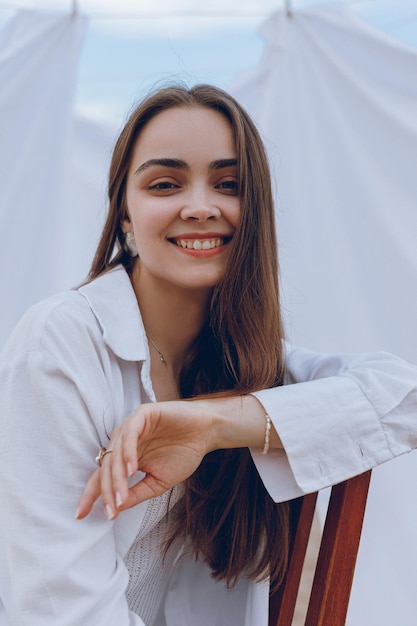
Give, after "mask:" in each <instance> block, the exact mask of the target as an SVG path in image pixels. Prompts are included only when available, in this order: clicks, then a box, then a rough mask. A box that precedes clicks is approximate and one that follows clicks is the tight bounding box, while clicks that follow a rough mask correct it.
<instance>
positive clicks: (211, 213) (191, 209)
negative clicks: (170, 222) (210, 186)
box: [180, 190, 221, 222]
mask: <svg viewBox="0 0 417 626" xmlns="http://www.w3.org/2000/svg"><path fill="white" fill-rule="evenodd" d="M180 215H181V219H183V220H187V221H191V220H195V221H197V222H206V221H207V220H217V219H219V217H220V216H221V211H220V209H219V207H218V206H217V205H216V204H215V203H214V202H213V198H211V197H210V192H204V191H201V190H200V191H197V192H195V193H192V194H190V197H189V198H188V200H187V202H186V203H185V204H184V206H183V207H182V209H181V214H180Z"/></svg>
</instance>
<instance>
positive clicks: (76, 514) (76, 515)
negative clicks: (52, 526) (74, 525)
mask: <svg viewBox="0 0 417 626" xmlns="http://www.w3.org/2000/svg"><path fill="white" fill-rule="evenodd" d="M79 517H80V507H78V509H77V510H76V512H75V519H78V518H79Z"/></svg>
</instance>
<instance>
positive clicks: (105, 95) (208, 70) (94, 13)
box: [0, 0, 417, 124]
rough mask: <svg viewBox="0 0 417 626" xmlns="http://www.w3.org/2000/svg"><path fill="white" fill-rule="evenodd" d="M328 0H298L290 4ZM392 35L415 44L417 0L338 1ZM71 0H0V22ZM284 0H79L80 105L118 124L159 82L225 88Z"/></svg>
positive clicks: (258, 49) (251, 62) (247, 63)
mask: <svg viewBox="0 0 417 626" xmlns="http://www.w3.org/2000/svg"><path fill="white" fill-rule="evenodd" d="M320 4H324V3H323V2H320V1H314V0H298V1H297V0H293V1H292V6H293V10H294V11H296V10H300V9H302V8H303V7H306V6H307V7H309V8H310V7H312V6H317V5H320ZM328 4H338V5H341V6H345V7H346V6H348V7H349V9H351V10H352V11H354V12H356V13H357V14H359V15H360V16H361V17H363V18H364V19H366V20H367V21H369V22H371V23H372V24H374V25H375V26H377V27H378V28H380V29H382V30H384V31H385V32H386V33H388V34H389V35H390V36H392V37H394V38H396V39H399V40H401V41H403V42H404V43H406V44H407V45H410V46H413V47H415V48H417V0H357V1H347V2H343V1H340V0H333V1H331V2H328ZM72 6H73V0H0V24H3V25H4V23H5V22H6V21H7V19H9V18H10V17H11V16H12V15H13V13H14V11H16V10H18V9H19V8H36V9H38V10H46V11H61V12H62V11H64V12H70V11H71V10H72ZM283 6H284V2H283V1H280V0H256V1H255V0H211V2H210V8H204V5H202V4H201V3H198V2H196V1H195V0H140V1H139V0H77V10H79V11H80V12H82V13H84V14H85V15H86V16H87V17H88V27H87V33H86V37H85V41H84V46H83V50H82V54H81V58H80V64H79V74H78V75H79V80H78V87H77V94H76V106H77V108H78V109H79V110H81V111H83V112H84V113H86V114H88V115H89V116H94V117H98V118H101V119H104V120H109V121H110V120H111V121H112V122H116V123H117V124H119V123H120V122H121V121H122V120H123V119H124V117H125V115H126V113H127V112H128V110H129V108H130V107H131V106H132V104H133V103H134V101H135V100H137V99H138V98H139V97H140V96H141V95H142V94H143V93H144V92H146V91H147V90H148V89H149V88H150V87H151V86H152V85H154V84H155V83H156V82H159V81H164V80H168V79H170V78H171V79H172V78H176V79H180V80H185V81H186V82H189V83H190V82H191V83H194V82H211V83H215V84H217V85H219V86H221V87H224V88H227V87H228V86H229V85H230V84H231V82H232V81H233V80H234V79H235V78H237V77H238V76H239V75H240V74H241V73H243V72H245V71H248V70H250V69H252V68H254V67H256V66H257V64H258V63H259V60H260V58H261V55H262V52H263V40H262V38H261V37H260V35H259V34H258V29H259V27H260V25H261V24H262V22H263V21H264V20H265V19H266V18H267V17H268V15H270V14H271V12H272V11H274V10H277V9H281V8H283Z"/></svg>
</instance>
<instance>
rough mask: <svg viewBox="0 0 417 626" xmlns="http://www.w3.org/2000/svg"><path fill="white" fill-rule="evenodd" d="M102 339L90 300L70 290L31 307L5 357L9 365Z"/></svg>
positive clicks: (7, 344) (7, 347)
mask: <svg viewBox="0 0 417 626" xmlns="http://www.w3.org/2000/svg"><path fill="white" fill-rule="evenodd" d="M99 337H100V332H99V326H98V324H97V321H96V319H95V317H94V315H93V313H92V311H91V308H90V307H89V305H88V303H87V301H86V300H85V298H83V297H82V296H81V294H80V293H79V292H78V291H77V290H69V291H64V292H62V293H59V294H57V295H54V296H51V297H50V298H47V299H45V300H42V301H41V302H38V303H37V304H35V305H33V306H31V307H30V308H29V309H28V310H27V311H26V313H25V314H24V315H23V317H22V318H21V320H20V321H19V322H18V324H17V326H16V327H15V329H14V331H13V332H12V334H11V336H10V337H9V340H8V341H7V343H6V346H5V348H4V350H3V354H2V356H3V358H5V359H6V360H8V361H9V362H10V359H12V358H16V357H19V356H20V358H22V357H23V358H24V356H25V355H27V354H29V353H32V352H42V353H44V354H48V353H49V354H51V355H52V354H53V353H55V354H59V353H62V352H66V351H68V350H74V349H77V348H79V347H80V346H81V345H83V346H84V348H86V347H87V345H88V343H91V340H92V339H93V338H95V340H96V341H97V340H98V339H99ZM87 338H89V341H88V342H86V339H87Z"/></svg>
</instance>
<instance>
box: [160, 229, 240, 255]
mask: <svg viewBox="0 0 417 626" xmlns="http://www.w3.org/2000/svg"><path fill="white" fill-rule="evenodd" d="M232 237H233V233H232V234H231V233H219V232H216V233H215V232H209V233H201V232H200V233H187V234H181V235H175V236H173V237H168V238H167V239H168V241H169V242H170V243H172V244H173V245H174V246H175V247H176V248H177V249H178V251H179V252H181V253H183V254H188V255H191V256H195V257H199V258H206V257H211V256H215V255H217V254H220V253H221V252H223V251H224V250H225V248H226V246H227V244H228V243H229V242H230V241H231V239H232ZM191 241H193V242H201V243H200V245H201V247H198V248H194V246H193V247H190V245H189V242H191ZM186 244H188V245H186ZM208 246H210V247H208Z"/></svg>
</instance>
